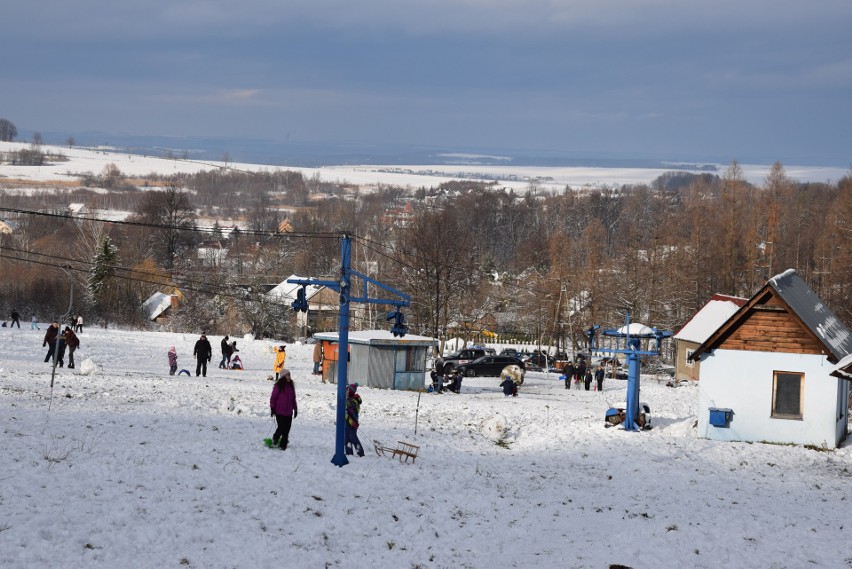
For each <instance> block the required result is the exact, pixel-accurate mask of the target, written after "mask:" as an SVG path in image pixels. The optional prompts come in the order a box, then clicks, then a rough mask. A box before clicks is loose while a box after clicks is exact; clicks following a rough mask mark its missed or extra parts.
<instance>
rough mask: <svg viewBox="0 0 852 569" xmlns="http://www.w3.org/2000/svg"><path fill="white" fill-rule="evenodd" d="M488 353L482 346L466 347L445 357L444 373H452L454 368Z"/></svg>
mask: <svg viewBox="0 0 852 569" xmlns="http://www.w3.org/2000/svg"><path fill="white" fill-rule="evenodd" d="M484 355H486V354H485V350H484V349H482V348H465V349H463V350H459V351H458V352H456V353H454V354H450V355H449V356H447V357H445V358H444V373H445V374H448V373H450V372H451V371H452V370H453V369H454V368H456V367H458V366H460V365H462V364H466V363H469V362H472V361H473V360H475V359H477V358H481V357H482V356H484Z"/></svg>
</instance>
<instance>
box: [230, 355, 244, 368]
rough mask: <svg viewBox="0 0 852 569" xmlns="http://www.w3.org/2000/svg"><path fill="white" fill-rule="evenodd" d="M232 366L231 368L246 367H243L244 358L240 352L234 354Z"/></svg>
mask: <svg viewBox="0 0 852 569" xmlns="http://www.w3.org/2000/svg"><path fill="white" fill-rule="evenodd" d="M230 366H231V367H230V369H239V370H241V369H245V368H243V360H241V359H240V356H239V355H238V354H234V356H233V357H232V358H231V363H230Z"/></svg>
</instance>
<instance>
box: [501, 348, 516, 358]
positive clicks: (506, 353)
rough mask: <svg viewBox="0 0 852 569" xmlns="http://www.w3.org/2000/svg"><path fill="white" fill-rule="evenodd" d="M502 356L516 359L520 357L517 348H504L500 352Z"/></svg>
mask: <svg viewBox="0 0 852 569" xmlns="http://www.w3.org/2000/svg"><path fill="white" fill-rule="evenodd" d="M500 355H501V356H515V357H517V356H518V350H516V349H515V348H503V349H502V350H501V351H500Z"/></svg>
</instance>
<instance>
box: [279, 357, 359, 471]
mask: <svg viewBox="0 0 852 569" xmlns="http://www.w3.org/2000/svg"><path fill="white" fill-rule="evenodd" d="M284 348H285V346H280V348H279V350H278V351H277V352H276V358H275V364H274V366H273V369H274V371H275V383H274V384H273V385H272V394H271V395H270V396H269V413H270V415H271V416H273V417H275V423H276V429H275V433H274V434H273V435H272V445H273V446H275V447H278V448H280V449H281V450H287V445H288V444H290V428H291V427H292V425H293V419H295V418H296V417H298V416H299V404H298V402H297V400H296V386H295V384H294V383H293V377H292V375H291V374H290V370H288V369H287V368H285V367H283V363H284V360H285V359H286V354H285V352H284ZM279 363H280V365H281V367H279ZM361 403H362V400H361V396H360V395H359V394H358V384H357V383H350V384H349V385H347V386H346V414H345V423H344V452H345V453H346V454H347V455H350V456H351V455H352V454H357V455H358V456H364V446H363V445H362V444H361V441H360V439H359V438H358V427H359V417H360V414H361Z"/></svg>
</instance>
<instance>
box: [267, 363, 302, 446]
mask: <svg viewBox="0 0 852 569" xmlns="http://www.w3.org/2000/svg"><path fill="white" fill-rule="evenodd" d="M269 408H270V410H271V415H272V416H273V417H275V420H276V421H277V422H278V428H277V429H276V430H275V434H274V435H272V444H273V445H275V446H277V447H279V448H280V449H281V450H287V444H288V443H289V442H290V426H291V425H292V424H293V419H295V418H296V417H297V416H298V415H299V406H298V404H297V403H296V387H295V386H294V385H293V378H292V377H290V370H288V369H282V370H281V372H280V373H279V374H278V381H276V382H275V384H274V385H273V386H272V396H271V397H270V398H269Z"/></svg>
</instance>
